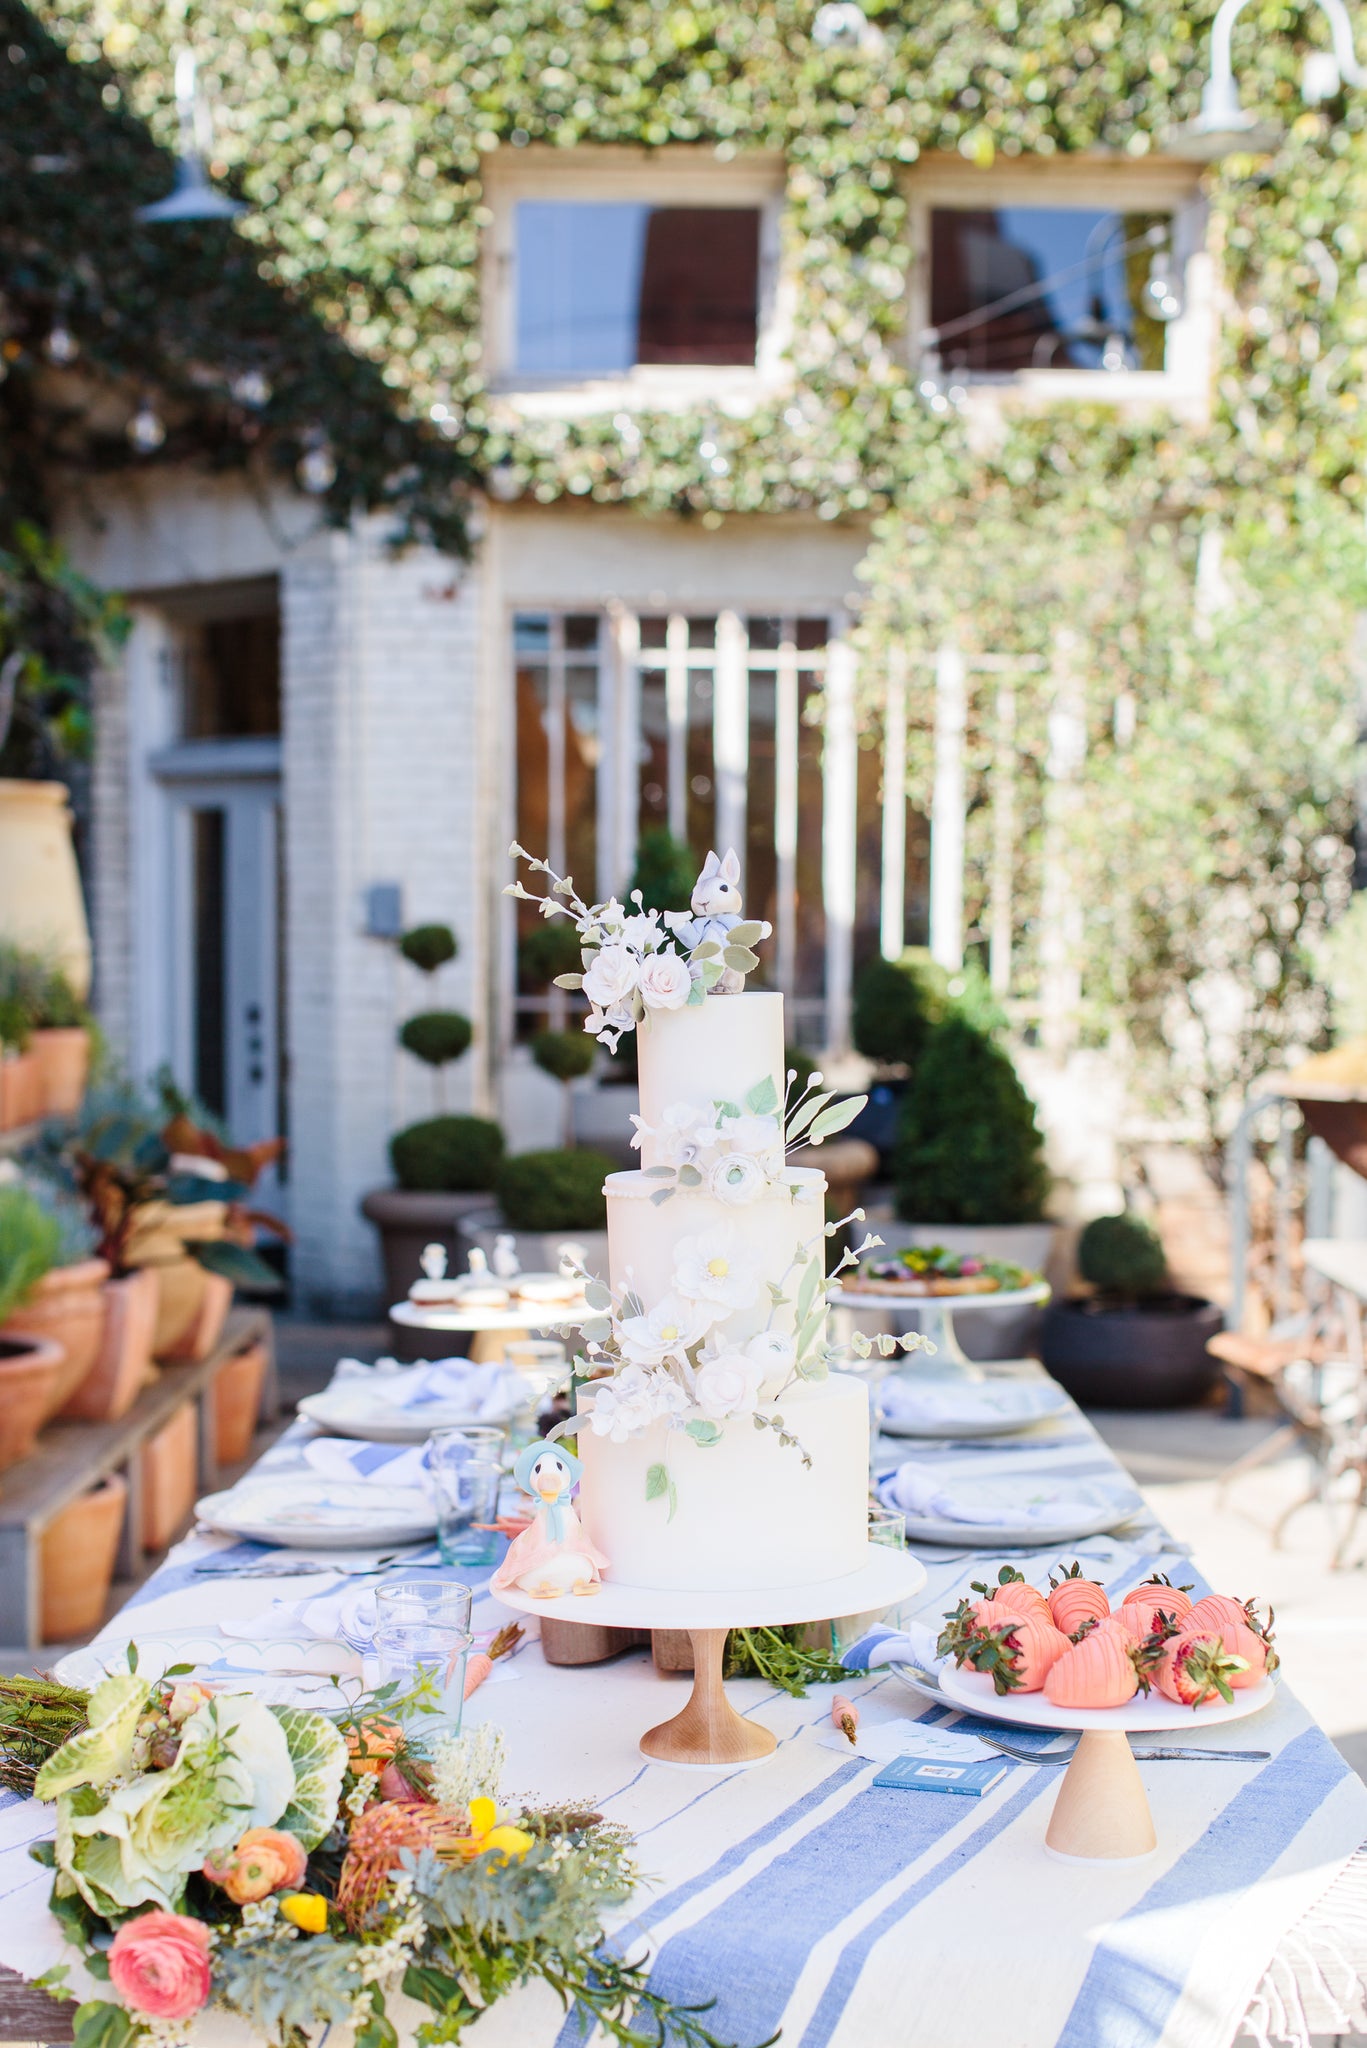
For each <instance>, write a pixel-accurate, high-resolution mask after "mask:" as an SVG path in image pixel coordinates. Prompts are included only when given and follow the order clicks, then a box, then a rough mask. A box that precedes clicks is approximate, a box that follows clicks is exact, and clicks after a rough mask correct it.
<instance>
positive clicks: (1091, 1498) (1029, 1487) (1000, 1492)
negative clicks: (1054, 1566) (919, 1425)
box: [878, 1473, 1144, 1551]
mask: <svg viewBox="0 0 1367 2048" xmlns="http://www.w3.org/2000/svg"><path fill="white" fill-rule="evenodd" d="M890 1484H891V1475H889V1477H888V1478H886V1479H884V1480H883V1481H881V1483H880V1485H879V1489H878V1493H879V1498H880V1499H881V1500H882V1502H883V1505H884V1506H885V1507H890V1508H893V1509H895V1508H896V1506H897V1503H896V1501H894V1500H892V1499H891V1498H890V1496H889V1493H888V1488H889V1486H890ZM973 1484H974V1486H975V1488H976V1489H977V1490H979V1491H980V1492H981V1493H982V1494H983V1495H984V1497H985V1498H990V1499H993V1500H995V1501H997V1502H999V1503H1000V1504H1001V1505H1002V1506H1003V1508H1004V1509H1009V1508H1010V1505H1011V1502H1012V1500H1013V1499H1014V1500H1017V1501H1018V1502H1019V1504H1020V1511H1021V1512H1020V1519H1019V1520H1018V1521H1010V1520H1003V1521H1000V1522H990V1523H989V1522H956V1521H950V1520H948V1519H944V1520H941V1519H940V1518H939V1517H938V1516H932V1515H911V1514H908V1515H906V1516H905V1520H906V1531H907V1540H908V1542H910V1543H943V1544H946V1545H949V1546H951V1547H953V1548H954V1549H959V1550H969V1549H972V1550H982V1551H991V1550H994V1549H998V1548H1001V1549H1012V1548H1019V1547H1021V1546H1029V1547H1031V1548H1034V1547H1036V1546H1038V1547H1040V1548H1043V1547H1044V1546H1045V1545H1046V1544H1050V1543H1080V1542H1081V1541H1082V1540H1083V1539H1084V1538H1085V1537H1087V1536H1100V1535H1102V1534H1104V1533H1105V1532H1106V1531H1108V1530H1111V1529H1118V1528H1120V1527H1121V1526H1122V1525H1123V1524H1124V1523H1126V1522H1128V1521H1129V1520H1130V1519H1131V1517H1132V1516H1134V1515H1136V1514H1138V1513H1139V1512H1140V1510H1141V1509H1142V1508H1143V1505H1144V1503H1143V1500H1142V1499H1141V1497H1140V1495H1139V1494H1138V1493H1135V1492H1133V1491H1131V1490H1128V1489H1125V1490H1122V1489H1119V1488H1117V1487H1115V1486H1112V1485H1107V1484H1105V1483H1104V1482H1101V1481H1098V1480H1092V1479H1076V1480H1070V1479H1067V1478H1066V1477H1065V1478H1064V1479H1062V1480H1057V1479H1055V1480H1050V1479H1048V1478H1044V1477H1041V1476H1039V1475H1034V1476H1031V1475H1030V1474H1028V1473H1017V1474H1014V1475H1013V1474H1010V1473H1008V1474H1004V1475H1003V1476H1002V1477H1001V1478H999V1479H990V1480H977V1481H974V1482H973ZM1051 1489H1052V1490H1053V1491H1054V1492H1055V1493H1056V1494H1057V1496H1058V1498H1059V1501H1060V1514H1059V1517H1058V1519H1057V1520H1056V1521H1046V1520H1044V1519H1043V1518H1042V1517H1036V1518H1034V1519H1030V1518H1029V1517H1027V1515H1026V1514H1025V1512H1024V1511H1025V1509H1026V1508H1027V1507H1028V1506H1029V1505H1030V1504H1031V1503H1032V1502H1036V1503H1037V1502H1038V1501H1039V1500H1040V1498H1041V1496H1042V1495H1045V1494H1047V1493H1048V1492H1049V1491H1050V1490H1051ZM1065 1501H1066V1502H1068V1503H1071V1504H1072V1505H1073V1507H1074V1509H1075V1512H1073V1513H1071V1514H1066V1515H1065V1514H1064V1513H1063V1512H1062V1504H1063V1503H1064V1502H1065Z"/></svg>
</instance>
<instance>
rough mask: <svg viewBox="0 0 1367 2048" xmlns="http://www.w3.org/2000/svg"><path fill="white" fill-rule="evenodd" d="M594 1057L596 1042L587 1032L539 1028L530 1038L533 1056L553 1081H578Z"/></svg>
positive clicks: (596, 1055)
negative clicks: (533, 1036) (532, 1037)
mask: <svg viewBox="0 0 1367 2048" xmlns="http://www.w3.org/2000/svg"><path fill="white" fill-rule="evenodd" d="M597 1057H598V1046H597V1042H596V1041H595V1040H594V1039H592V1038H590V1037H589V1035H588V1033H587V1032H586V1031H538V1032H537V1034H536V1037H535V1038H534V1039H533V1040H532V1058H533V1059H534V1060H535V1061H536V1064H537V1065H538V1066H539V1067H540V1069H541V1071H542V1073H543V1074H549V1075H551V1077H552V1079H554V1080H556V1081H577V1080H578V1079H579V1077H580V1075H581V1074H587V1073H588V1071H589V1069H590V1067H591V1066H592V1065H593V1063H594V1060H595V1059H596V1058H597Z"/></svg>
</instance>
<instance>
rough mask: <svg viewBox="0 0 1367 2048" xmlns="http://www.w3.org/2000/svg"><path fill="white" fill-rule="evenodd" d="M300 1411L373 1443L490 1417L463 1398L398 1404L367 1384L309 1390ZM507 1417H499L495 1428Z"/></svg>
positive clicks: (421, 1439) (421, 1437)
mask: <svg viewBox="0 0 1367 2048" xmlns="http://www.w3.org/2000/svg"><path fill="white" fill-rule="evenodd" d="M299 1413H300V1414H301V1415H306V1416H307V1417H308V1419H309V1421H310V1422H312V1423H314V1424H316V1425H317V1427H318V1428H319V1429H325V1430H327V1431H328V1433H329V1434H330V1435H334V1436H354V1437H362V1438H364V1439H365V1440H366V1441H367V1442H368V1443H372V1444H425V1443H426V1442H427V1439H428V1437H429V1436H431V1434H432V1432H433V1431H434V1430H437V1429H468V1428H469V1427H470V1426H471V1424H473V1423H487V1422H489V1420H490V1417H489V1416H487V1415H476V1414H474V1413H473V1412H472V1411H471V1409H470V1406H469V1404H468V1403H467V1402H464V1401H424V1402H423V1403H422V1406H421V1407H419V1408H396V1407H395V1406H394V1404H393V1403H392V1402H388V1401H377V1400H375V1398H374V1397H373V1395H371V1394H370V1393H369V1392H368V1390H367V1389H366V1388H364V1387H359V1388H357V1389H356V1390H355V1391H354V1392H353V1391H352V1389H351V1388H350V1387H345V1388H343V1387H329V1388H325V1389H324V1391H323V1392H322V1393H321V1394H306V1395H305V1396H304V1399H303V1400H302V1401H301V1402H300V1403H299ZM511 1413H512V1410H511V1409H509V1411H508V1414H509V1415H511ZM507 1419H508V1416H506V1415H505V1416H502V1417H500V1418H496V1419H495V1421H494V1426H495V1428H497V1427H498V1426H499V1422H506V1421H507Z"/></svg>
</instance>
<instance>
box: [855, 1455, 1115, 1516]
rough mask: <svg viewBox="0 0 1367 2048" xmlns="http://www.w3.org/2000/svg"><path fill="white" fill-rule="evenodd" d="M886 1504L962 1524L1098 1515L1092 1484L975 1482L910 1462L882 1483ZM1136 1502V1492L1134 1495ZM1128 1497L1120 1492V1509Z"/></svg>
mask: <svg viewBox="0 0 1367 2048" xmlns="http://www.w3.org/2000/svg"><path fill="white" fill-rule="evenodd" d="M878 1491H879V1494H880V1496H881V1498H882V1501H883V1505H884V1507H889V1508H901V1510H902V1512H903V1514H905V1515H910V1516H911V1517H912V1518H913V1519H914V1520H916V1521H921V1522H962V1523H963V1524H964V1525H965V1527H966V1528H976V1529H1015V1528H1033V1527H1036V1526H1038V1527H1040V1528H1052V1527H1053V1526H1054V1525H1055V1524H1062V1523H1067V1522H1071V1521H1074V1520H1076V1521H1078V1522H1080V1523H1085V1522H1086V1521H1087V1520H1088V1519H1089V1517H1092V1516H1094V1515H1095V1514H1096V1509H1097V1497H1096V1491H1095V1488H1093V1487H1088V1486H1085V1485H1081V1486H1078V1487H1077V1490H1076V1492H1071V1491H1070V1490H1069V1482H1068V1480H1067V1479H1066V1477H1065V1478H1064V1479H1062V1480H1060V1481H1058V1482H1051V1481H1049V1480H1046V1479H1038V1480H1026V1479H1017V1480H1011V1479H1001V1480H974V1479H969V1478H960V1479H954V1478H952V1477H950V1478H948V1479H947V1478H946V1476H945V1473H944V1470H943V1468H942V1467H939V1468H937V1467H936V1466H932V1465H921V1464H917V1463H916V1462H915V1460H914V1459H913V1460H910V1461H908V1462H907V1463H906V1464H904V1465H899V1466H898V1467H897V1470H896V1471H895V1472H893V1473H890V1474H889V1475H888V1477H887V1478H886V1479H884V1480H882V1481H881V1483H880V1485H879V1489H878ZM1134 1501H1135V1504H1136V1505H1137V1504H1138V1496H1137V1495H1135V1496H1134ZM1124 1505H1125V1501H1124V1500H1123V1499H1122V1497H1121V1496H1120V1495H1119V1494H1117V1499H1116V1513H1117V1515H1119V1514H1120V1512H1121V1510H1122V1508H1123V1506H1124Z"/></svg>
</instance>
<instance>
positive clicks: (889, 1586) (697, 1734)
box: [497, 1543, 926, 1771]
mask: <svg viewBox="0 0 1367 2048" xmlns="http://www.w3.org/2000/svg"><path fill="white" fill-rule="evenodd" d="M925 1582H926V1574H925V1568H924V1567H923V1566H922V1565H921V1564H920V1563H919V1562H918V1560H917V1559H916V1558H914V1557H909V1556H907V1555H906V1554H905V1553H904V1552H901V1551H896V1550H891V1549H888V1548H885V1547H884V1546H882V1545H880V1544H876V1543H871V1544H870V1545H869V1547H868V1557H867V1562H866V1563H865V1564H864V1565H863V1566H861V1568H860V1569H859V1570H858V1571H857V1572H850V1573H848V1574H847V1575H846V1576H845V1577H844V1578H839V1579H822V1580H820V1581H819V1582H816V1581H814V1582H812V1583H811V1584H808V1585H805V1586H779V1587H770V1588H762V1589H755V1588H750V1589H747V1588H745V1587H743V1586H739V1587H736V1588H734V1589H731V1588H728V1589H727V1590H726V1591H725V1592H720V1593H677V1592H668V1591H662V1590H660V1589H659V1588H657V1587H653V1586H616V1585H613V1584H612V1582H611V1580H610V1579H605V1580H604V1582H603V1584H602V1585H601V1586H600V1587H599V1588H598V1590H597V1592H596V1593H594V1594H592V1595H585V1596H578V1595H575V1594H569V1595H567V1596H565V1597H564V1598H562V1599H559V1600H536V1599H534V1598H533V1597H532V1596H531V1594H529V1593H522V1592H519V1591H517V1589H516V1588H513V1589H511V1590H509V1591H506V1592H501V1593H499V1595H498V1596H497V1597H498V1598H499V1599H500V1600H502V1601H503V1602H504V1603H505V1604H506V1605H507V1606H509V1607H515V1608H517V1609H518V1611H519V1612H520V1613H523V1614H536V1615H541V1616H542V1617H544V1618H547V1619H549V1620H551V1621H576V1622H595V1623H599V1624H601V1625H602V1626H603V1627H605V1628H670V1629H685V1630H686V1631H687V1632H688V1634H689V1635H690V1636H691V1637H692V1639H693V1690H692V1693H691V1694H690V1695H689V1699H688V1704H687V1706H686V1707H684V1709H683V1711H682V1712H681V1713H678V1714H675V1715H674V1717H673V1719H672V1720H669V1721H662V1722H661V1723H660V1725H659V1727H658V1728H650V1729H648V1730H647V1731H646V1733H645V1734H644V1735H643V1736H642V1737H641V1744H640V1746H641V1751H642V1754H643V1755H645V1756H648V1757H651V1758H653V1759H654V1760H655V1761H656V1762H657V1763H665V1764H677V1765H680V1766H683V1767H685V1768H692V1769H700V1770H713V1771H715V1770H734V1769H736V1768H737V1766H743V1765H747V1764H757V1763H762V1762H763V1761H764V1759H765V1758H766V1757H768V1756H772V1754H773V1752H774V1750H775V1748H776V1747H777V1743H776V1740H775V1738H774V1736H773V1735H771V1734H770V1732H769V1730H768V1729H767V1728H765V1727H762V1726H760V1725H759V1724H758V1723H757V1722H754V1721H748V1720H746V1719H744V1718H743V1717H742V1716H741V1715H740V1714H738V1713H737V1712H736V1711H735V1709H734V1707H733V1706H732V1705H731V1703H730V1701H729V1700H728V1699H727V1697H726V1690H725V1687H724V1686H723V1684H722V1659H723V1654H724V1651H725V1648H726V1638H727V1635H728V1634H729V1633H730V1631H731V1630H732V1629H733V1628H782V1627H784V1626H786V1625H787V1624H789V1623H792V1622H805V1621H829V1620H830V1619H831V1618H832V1617H833V1616H835V1615H838V1614H863V1613H865V1612H867V1611H869V1610H870V1609H874V1610H878V1609H882V1608H887V1607H893V1606H895V1605H896V1604H897V1603H898V1602H899V1601H902V1600H907V1599H909V1598H910V1597H911V1595H912V1594H913V1593H916V1592H919V1590H920V1588H921V1587H922V1586H923V1585H924V1584H925Z"/></svg>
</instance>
